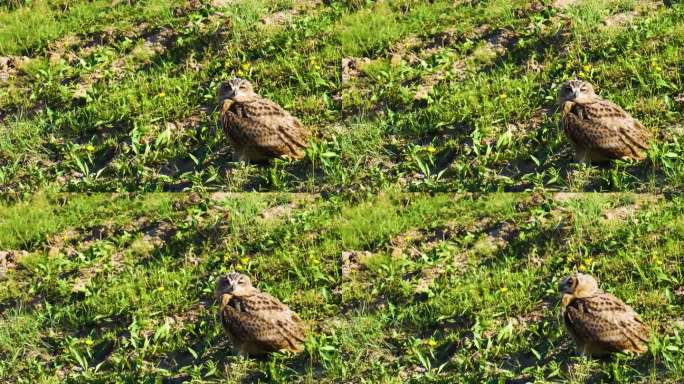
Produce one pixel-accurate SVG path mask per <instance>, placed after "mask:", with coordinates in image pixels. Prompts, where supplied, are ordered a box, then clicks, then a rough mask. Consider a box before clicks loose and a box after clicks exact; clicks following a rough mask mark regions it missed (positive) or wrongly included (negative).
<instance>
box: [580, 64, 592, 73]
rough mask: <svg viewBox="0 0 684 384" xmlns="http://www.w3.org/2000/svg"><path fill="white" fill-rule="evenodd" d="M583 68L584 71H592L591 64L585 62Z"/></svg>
mask: <svg viewBox="0 0 684 384" xmlns="http://www.w3.org/2000/svg"><path fill="white" fill-rule="evenodd" d="M582 70H583V71H584V72H589V71H591V64H584V65H583V66H582Z"/></svg>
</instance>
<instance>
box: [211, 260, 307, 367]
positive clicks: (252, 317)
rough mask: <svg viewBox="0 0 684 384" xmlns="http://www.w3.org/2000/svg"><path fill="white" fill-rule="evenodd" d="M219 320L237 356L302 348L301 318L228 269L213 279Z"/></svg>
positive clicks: (247, 278) (299, 350) (246, 279)
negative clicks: (227, 272)
mask: <svg viewBox="0 0 684 384" xmlns="http://www.w3.org/2000/svg"><path fill="white" fill-rule="evenodd" d="M216 300H217V301H218V303H219V310H218V314H219V319H220V320H221V325H222V326H223V329H224V330H225V331H226V333H227V334H228V337H229V338H230V339H231V341H232V343H233V348H234V351H235V352H236V353H237V354H240V355H252V356H255V355H263V354H266V353H269V352H276V351H281V350H288V351H291V352H295V353H298V352H301V351H303V349H304V348H303V343H304V329H303V326H302V320H301V319H300V318H299V316H297V314H296V313H294V312H293V311H292V310H290V308H288V307H287V305H285V304H283V303H281V302H280V301H279V300H278V299H276V298H275V297H273V296H271V295H269V294H267V293H264V292H261V291H259V290H258V289H256V288H254V287H253V286H252V283H251V281H250V280H249V277H247V276H245V275H243V274H240V273H236V272H232V273H229V274H228V275H226V276H223V277H220V278H219V279H218V280H217V281H216Z"/></svg>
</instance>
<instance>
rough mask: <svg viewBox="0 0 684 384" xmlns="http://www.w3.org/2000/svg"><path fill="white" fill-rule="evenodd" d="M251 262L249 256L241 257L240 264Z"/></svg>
mask: <svg viewBox="0 0 684 384" xmlns="http://www.w3.org/2000/svg"><path fill="white" fill-rule="evenodd" d="M247 263H249V257H246V256H245V257H243V258H241V259H240V264H247Z"/></svg>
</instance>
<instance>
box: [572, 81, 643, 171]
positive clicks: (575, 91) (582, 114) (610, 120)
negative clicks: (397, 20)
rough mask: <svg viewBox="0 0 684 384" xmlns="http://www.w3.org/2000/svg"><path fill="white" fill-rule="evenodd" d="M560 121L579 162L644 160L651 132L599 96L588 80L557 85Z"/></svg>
mask: <svg viewBox="0 0 684 384" xmlns="http://www.w3.org/2000/svg"><path fill="white" fill-rule="evenodd" d="M558 101H559V105H560V108H561V120H560V121H561V125H562V127H563V130H564V131H565V134H566V135H567V136H568V138H569V139H570V141H572V142H573V144H574V145H575V160H576V161H579V162H582V163H591V162H592V161H593V162H600V161H606V160H611V159H632V160H643V159H644V158H645V152H646V150H647V149H648V146H649V141H650V140H651V135H650V133H649V132H648V131H647V130H646V129H645V128H644V126H643V125H641V123H640V122H639V121H637V120H636V119H634V118H633V117H632V116H631V115H630V114H629V113H627V112H625V111H624V110H623V109H622V108H620V107H619V106H617V105H615V104H613V103H612V102H610V101H608V100H603V99H601V98H600V97H599V96H598V95H596V93H594V88H593V87H592V86H591V84H589V83H587V82H585V81H581V80H571V81H569V82H568V83H566V84H564V85H563V86H562V87H561V89H560V95H559V99H558Z"/></svg>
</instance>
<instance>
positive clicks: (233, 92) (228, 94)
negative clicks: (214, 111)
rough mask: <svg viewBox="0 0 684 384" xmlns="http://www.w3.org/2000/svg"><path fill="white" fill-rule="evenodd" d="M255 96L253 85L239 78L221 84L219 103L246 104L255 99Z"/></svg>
mask: <svg viewBox="0 0 684 384" xmlns="http://www.w3.org/2000/svg"><path fill="white" fill-rule="evenodd" d="M255 96H256V94H255V93H254V87H252V83H250V82H249V81H247V80H245V79H241V78H239V77H235V78H232V79H230V80H229V81H225V82H223V83H221V85H220V86H219V88H218V99H219V102H220V101H223V100H233V101H237V102H246V101H249V100H251V99H253V98H254V97H255Z"/></svg>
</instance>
